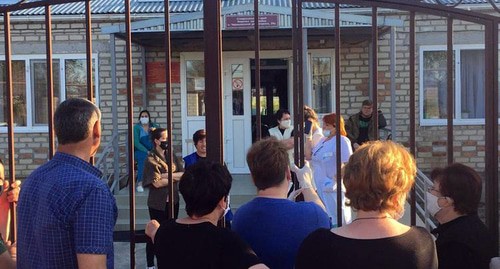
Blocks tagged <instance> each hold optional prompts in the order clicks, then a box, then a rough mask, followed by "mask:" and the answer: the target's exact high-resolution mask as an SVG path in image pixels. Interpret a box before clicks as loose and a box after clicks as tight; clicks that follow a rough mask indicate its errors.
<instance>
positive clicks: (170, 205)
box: [164, 0, 175, 219]
mask: <svg viewBox="0 0 500 269" xmlns="http://www.w3.org/2000/svg"><path fill="white" fill-rule="evenodd" d="M164 7H165V8H164V13H165V91H166V95H167V96H166V98H167V133H168V136H167V143H168V147H167V148H168V149H167V151H168V152H167V154H168V155H169V156H168V157H167V164H168V168H169V169H168V171H167V173H168V182H170V183H171V182H173V173H172V172H173V171H172V162H173V157H174V155H173V152H172V88H171V72H170V70H171V69H170V67H171V51H170V12H169V7H170V5H169V0H165V2H164ZM168 193H169V195H168V211H169V216H170V218H172V219H173V218H175V216H174V184H168Z"/></svg>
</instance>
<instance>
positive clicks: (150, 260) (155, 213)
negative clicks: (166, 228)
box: [146, 203, 179, 267]
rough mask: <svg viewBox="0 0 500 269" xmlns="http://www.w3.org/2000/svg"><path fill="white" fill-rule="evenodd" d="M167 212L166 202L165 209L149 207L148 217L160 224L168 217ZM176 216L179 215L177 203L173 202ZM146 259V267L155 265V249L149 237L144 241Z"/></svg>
mask: <svg viewBox="0 0 500 269" xmlns="http://www.w3.org/2000/svg"><path fill="white" fill-rule="evenodd" d="M168 213H169V210H168V203H167V204H166V205H165V210H163V211H161V210H157V209H153V208H151V207H149V217H150V218H151V219H152V220H157V221H158V222H159V223H160V224H161V223H162V222H164V221H166V220H167V219H169V218H170V216H169V214H168ZM178 216H179V203H177V204H174V217H175V218H177V217H178ZM146 261H147V264H148V267H151V266H154V265H155V250H154V245H153V242H152V241H151V239H148V242H147V243H146Z"/></svg>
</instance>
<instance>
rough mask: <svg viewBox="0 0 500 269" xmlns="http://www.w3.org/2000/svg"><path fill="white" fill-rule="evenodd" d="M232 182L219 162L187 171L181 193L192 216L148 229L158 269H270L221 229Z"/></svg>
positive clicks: (206, 162) (201, 162)
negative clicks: (220, 225)
mask: <svg viewBox="0 0 500 269" xmlns="http://www.w3.org/2000/svg"><path fill="white" fill-rule="evenodd" d="M231 183H232V177H231V174H229V171H228V170H227V168H226V167H225V166H223V165H222V164H219V163H215V162H211V161H206V160H201V161H198V162H197V163H195V164H193V165H191V166H189V167H188V168H187V169H186V172H185V173H184V175H183V176H182V180H181V181H180V183H179V191H180V192H181V194H182V197H183V198H184V201H185V202H186V213H187V215H188V216H187V217H185V218H181V219H178V220H169V221H166V222H163V223H161V225H160V223H158V222H157V221H151V222H149V223H148V224H147V226H146V234H147V235H148V236H149V237H150V238H151V239H153V240H154V246H155V250H156V253H157V259H158V269H164V268H220V269H224V268H227V269H229V268H231V269H240V268H241V269H247V268H251V269H257V268H267V267H266V266H265V265H263V264H262V263H261V262H260V260H259V258H258V257H257V255H255V253H254V252H253V251H252V249H251V248H250V247H249V246H248V245H247V243H245V242H244V241H243V240H242V239H240V238H239V237H238V236H237V235H236V234H235V233H234V232H232V231H231V230H228V229H224V228H222V227H217V221H218V220H220V219H221V218H222V216H224V214H225V213H226V212H227V209H228V206H229V201H228V197H229V190H230V189H231Z"/></svg>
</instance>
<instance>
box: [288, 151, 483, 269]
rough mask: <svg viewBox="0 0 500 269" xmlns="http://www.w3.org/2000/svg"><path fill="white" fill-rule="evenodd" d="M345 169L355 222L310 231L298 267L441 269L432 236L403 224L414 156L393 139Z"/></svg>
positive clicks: (356, 154) (356, 158)
mask: <svg viewBox="0 0 500 269" xmlns="http://www.w3.org/2000/svg"><path fill="white" fill-rule="evenodd" d="M344 171H345V173H344V184H345V187H346V194H345V196H346V197H347V198H348V199H349V204H350V205H351V206H352V207H353V208H354V209H355V210H356V212H357V215H356V218H355V219H354V220H353V221H352V222H351V223H349V224H346V225H343V226H342V227H340V228H334V229H331V230H329V229H318V230H316V231H314V232H313V233H311V234H310V235H309V236H308V237H307V238H306V239H305V240H304V242H302V245H301V246H300V249H299V253H298V255H297V260H296V263H295V268H296V269H304V268H307V269H309V268H315V269H321V268H325V269H326V268H344V269H349V268H370V269H386V268H391V269H436V268H437V257H436V248H435V246H434V242H433V239H432V236H431V235H430V233H429V232H428V231H427V230H425V228H422V227H410V226H406V225H404V224H402V223H399V222H398V219H399V218H400V217H401V216H402V215H403V212H404V206H405V202H406V196H407V193H408V192H409V191H410V189H411V187H412V186H413V183H414V182H415V174H416V172H417V167H416V165H415V160H414V159H413V157H412V155H411V154H410V153H409V152H408V151H407V150H406V149H405V148H404V147H402V146H401V145H398V144H396V143H394V142H391V141H385V142H383V141H375V142H367V143H365V144H363V145H362V146H361V147H359V148H358V149H357V150H356V151H355V152H354V154H353V155H352V156H351V158H350V159H349V162H348V163H347V164H346V165H345V167H344ZM472 268H475V267H470V269H472Z"/></svg>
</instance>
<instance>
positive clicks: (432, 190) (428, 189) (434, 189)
mask: <svg viewBox="0 0 500 269" xmlns="http://www.w3.org/2000/svg"><path fill="white" fill-rule="evenodd" d="M427 192H429V193H431V194H432V192H435V193H439V194H441V191H439V190H437V189H436V188H434V187H429V188H427Z"/></svg>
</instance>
